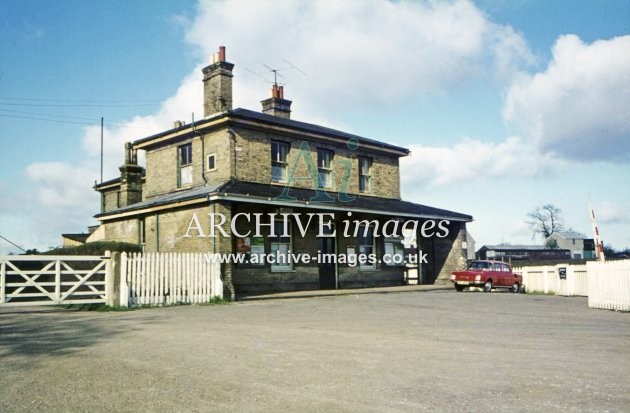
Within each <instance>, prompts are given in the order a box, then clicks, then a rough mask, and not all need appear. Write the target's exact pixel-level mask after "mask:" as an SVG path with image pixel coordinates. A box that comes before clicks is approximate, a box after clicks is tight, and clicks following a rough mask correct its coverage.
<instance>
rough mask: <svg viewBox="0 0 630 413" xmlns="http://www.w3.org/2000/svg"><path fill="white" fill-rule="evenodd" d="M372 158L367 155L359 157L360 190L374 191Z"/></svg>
mask: <svg viewBox="0 0 630 413" xmlns="http://www.w3.org/2000/svg"><path fill="white" fill-rule="evenodd" d="M371 169H372V159H371V158H367V157H365V156H360V157H359V191H360V192H371V191H372V174H371V172H372V171H371Z"/></svg>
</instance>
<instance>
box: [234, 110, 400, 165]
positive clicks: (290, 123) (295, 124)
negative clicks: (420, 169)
mask: <svg viewBox="0 0 630 413" xmlns="http://www.w3.org/2000/svg"><path fill="white" fill-rule="evenodd" d="M230 114H233V115H237V116H242V117H246V118H249V119H255V120H257V121H260V122H266V123H275V124H279V125H282V126H286V127H289V128H293V129H299V130H303V131H306V132H313V133H318V134H321V135H328V136H333V137H336V138H341V139H345V140H350V139H356V140H357V141H358V142H359V143H361V142H363V143H367V144H370V145H374V146H380V147H381V148H387V149H393V150H396V151H401V152H405V153H406V154H409V149H407V148H403V147H400V146H396V145H391V144H389V143H385V142H381V141H377V140H374V139H369V138H364V137H362V136H358V135H353V134H351V133H346V132H342V131H340V130H337V129H332V128H327V127H325V126H321V125H316V124H314V123H307V122H300V121H297V120H294V119H286V118H281V117H278V116H273V115H268V114H266V113H262V112H256V111H253V110H249V109H243V108H237V109H234V110H232V111H230Z"/></svg>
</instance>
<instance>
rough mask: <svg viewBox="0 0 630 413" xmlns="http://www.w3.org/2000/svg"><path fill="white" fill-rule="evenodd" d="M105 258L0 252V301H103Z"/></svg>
mask: <svg viewBox="0 0 630 413" xmlns="http://www.w3.org/2000/svg"><path fill="white" fill-rule="evenodd" d="M109 258H110V254H109V252H108V253H106V255H105V256H104V257H100V256H79V255H77V256H54V255H10V256H0V305H5V306H7V305H8V306H20V305H22V306H23V305H46V304H91V303H105V300H106V292H105V290H106V284H107V277H108V274H109V273H110V271H109V265H110V264H109Z"/></svg>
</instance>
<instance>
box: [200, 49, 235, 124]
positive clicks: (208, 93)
mask: <svg viewBox="0 0 630 413" xmlns="http://www.w3.org/2000/svg"><path fill="white" fill-rule="evenodd" d="M211 61H212V64H210V65H209V66H206V67H204V68H203V69H202V72H203V112H204V116H205V117H208V116H211V115H214V114H215V113H220V112H225V111H228V110H231V109H232V77H233V75H232V69H234V63H228V62H226V61H225V46H221V47H219V51H218V52H217V53H214V54H213V55H212V56H211Z"/></svg>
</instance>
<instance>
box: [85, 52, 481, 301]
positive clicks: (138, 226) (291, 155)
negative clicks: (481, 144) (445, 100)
mask: <svg viewBox="0 0 630 413" xmlns="http://www.w3.org/2000/svg"><path fill="white" fill-rule="evenodd" d="M233 68H234V64H232V63H229V62H227V61H226V59H225V48H223V47H221V48H220V51H219V52H218V53H216V54H214V55H213V63H212V64H210V65H209V66H207V67H205V68H204V69H203V87H204V115H205V117H204V119H202V120H200V121H197V122H194V123H191V124H184V123H183V122H176V123H175V125H174V128H173V129H170V130H166V131H164V132H161V133H158V134H156V135H152V136H148V137H145V138H142V139H138V140H136V141H134V142H130V143H127V144H126V145H125V164H124V165H122V166H121V167H120V173H121V174H120V177H119V178H116V179H112V180H110V181H107V182H103V183H101V184H99V185H96V187H95V189H96V190H97V191H99V192H100V194H101V201H102V202H101V206H102V210H101V213H100V214H98V215H96V218H97V219H98V220H99V221H100V222H101V226H100V228H99V230H98V232H99V234H100V237H101V238H102V239H105V240H111V241H124V242H131V243H137V244H142V245H143V246H144V250H145V251H146V252H216V253H236V252H239V253H243V254H246V255H247V256H252V255H257V254H261V253H265V254H273V253H276V254H279V255H283V254H287V253H288V251H291V252H294V253H299V254H302V253H307V254H309V255H311V256H316V255H317V253H318V252H320V253H333V254H341V255H344V254H345V255H353V254H359V253H366V254H374V255H375V256H376V257H377V258H378V261H377V262H368V263H364V264H357V265H350V264H348V263H340V262H332V263H331V262H328V263H318V262H317V261H314V262H309V263H304V262H289V263H286V262H283V263H252V262H248V263H238V264H234V263H230V264H223V267H222V274H223V278H224V282H225V285H226V288H228V289H229V291H227V292H226V293H228V294H230V295H231V296H232V297H233V296H234V293H235V292H248V291H249V292H251V291H283V290H300V289H301V290H306V289H320V288H352V287H366V286H380V285H401V284H404V283H406V282H408V279H409V278H413V277H409V272H408V269H409V267H410V265H405V264H401V263H385V262H383V260H382V258H383V256H384V255H385V254H386V253H390V254H391V253H400V252H402V251H401V250H402V248H403V245H402V243H401V236H402V235H403V234H402V233H401V230H400V227H401V226H402V225H403V224H404V223H405V222H407V221H410V220H415V221H418V224H419V226H418V227H417V230H416V231H415V232H416V233H415V234H413V238H414V242H412V243H411V245H409V244H407V245H406V246H407V247H408V248H407V249H406V250H405V251H404V252H405V253H413V252H418V251H419V250H422V252H423V254H426V255H425V258H426V262H425V263H422V264H421V265H420V266H419V268H418V270H417V273H418V274H419V275H418V277H417V280H418V281H419V282H421V283H434V282H441V281H445V280H447V279H448V277H449V275H450V272H451V271H452V270H454V269H455V268H458V267H462V266H463V265H464V264H465V262H466V253H467V251H466V243H465V240H466V222H470V221H471V220H472V217H471V216H469V215H465V214H461V213H457V212H451V211H446V210H443V209H438V208H433V207H429V206H425V205H420V204H415V203H411V202H406V201H403V200H401V196H400V170H399V159H400V157H402V156H407V155H408V154H409V150H408V149H405V148H402V147H398V146H394V145H390V144H387V143H384V142H379V141H376V140H372V139H367V138H364V137H360V136H356V135H352V134H348V133H345V132H341V131H338V130H334V129H330V128H326V127H323V126H319V125H314V124H309V123H305V122H299V121H296V120H293V119H291V118H290V114H291V109H290V108H291V103H292V102H291V101H290V100H287V99H285V98H284V91H283V87H282V86H278V85H274V86H273V89H272V96H271V97H270V98H268V99H266V100H263V101H262V102H261V103H262V107H263V110H262V112H255V111H252V110H247V109H241V108H237V109H233V108H232V78H233V74H232V70H233ZM138 151H145V155H146V168H144V167H142V166H139V165H138V164H137V152H138ZM409 172H411V171H409ZM409 172H408V173H409ZM273 213H275V214H278V215H277V216H276V219H278V218H279V217H280V215H281V214H285V215H287V216H289V215H288V214H301V216H302V219H301V220H300V222H297V219H294V218H289V220H288V225H287V228H288V233H284V232H283V231H281V229H282V225H283V223H282V221H280V222H276V223H275V227H276V229H277V230H276V231H274V236H270V234H269V233H268V232H269V230H270V229H271V226H270V225H269V223H270V221H271V218H270V215H269V214H273ZM308 213H321V214H329V215H326V217H327V219H330V220H331V221H332V225H331V226H329V227H326V228H325V229H324V230H322V229H321V228H320V226H319V225H318V224H317V222H316V221H317V217H315V219H314V220H313V222H312V223H311V225H310V226H308V228H306V231H305V232H304V233H303V229H304V224H305V223H306V221H307V220H308V215H307V214H308ZM219 214H222V216H223V217H225V218H226V224H225V225H224V226H223V227H224V228H225V234H224V233H221V231H218V228H217V231H215V234H214V235H215V236H214V237H210V236H209V232H210V230H211V226H212V225H211V224H212V223H213V222H211V219H214V218H217V217H218V216H219ZM237 214H241V215H238V216H237ZM244 214H250V218H251V219H250V220H249V221H248V220H247V219H245V215H244ZM254 214H261V215H260V219H261V220H262V221H260V222H261V223H263V224H267V226H266V228H263V231H265V230H266V234H265V235H263V234H258V235H262V236H255V235H256V233H255V232H256V228H255V222H254V219H253V217H254ZM331 214H332V215H331ZM233 217H235V218H239V219H235V222H236V224H235V228H233V229H234V230H235V231H232V228H230V222H231V220H232V218H233ZM240 218H242V219H240ZM354 220H357V221H362V220H366V222H364V223H363V224H361V225H359V226H360V231H358V232H357V233H356V234H355V233H354V232H353V230H354V228H352V227H351V229H350V231H346V233H345V234H344V231H343V230H344V229H346V228H345V227H344V226H345V225H347V222H346V221H351V222H352V221H354ZM392 220H393V221H397V222H398V223H399V224H400V226H399V229H398V231H396V234H391V233H390V234H388V235H394V236H390V237H384V236H378V237H377V236H374V235H375V232H378V231H379V230H380V229H382V226H383V225H384V224H385V223H386V222H387V221H392ZM427 221H435V225H433V223H431V222H427ZM216 223H217V221H216V220H215V221H214V224H216ZM390 224H391V223H390ZM438 224H439V225H440V226H441V229H442V231H441V232H440V231H439V230H440V228H438V227H437V226H436V225H438ZM357 225H358V224H357ZM379 225H380V226H381V228H377V227H378V226H379ZM422 225H424V226H425V228H429V229H431V228H433V232H435V233H436V234H435V235H433V236H423V235H427V233H425V234H422V233H421V227H422ZM263 226H264V225H263ZM391 227H392V226H391V225H390V229H391ZM331 229H335V230H336V233H335V235H334V236H332V235H331V232H332V231H331ZM444 229H446V231H445V230H444ZM320 231H325V234H324V232H322V233H320ZM390 232H391V231H390ZM428 232H429V235H430V233H431V232H432V231H428ZM243 234H246V236H239V235H243ZM318 235H326V236H318ZM438 235H439V236H438ZM405 236H407V237H410V234H405Z"/></svg>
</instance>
